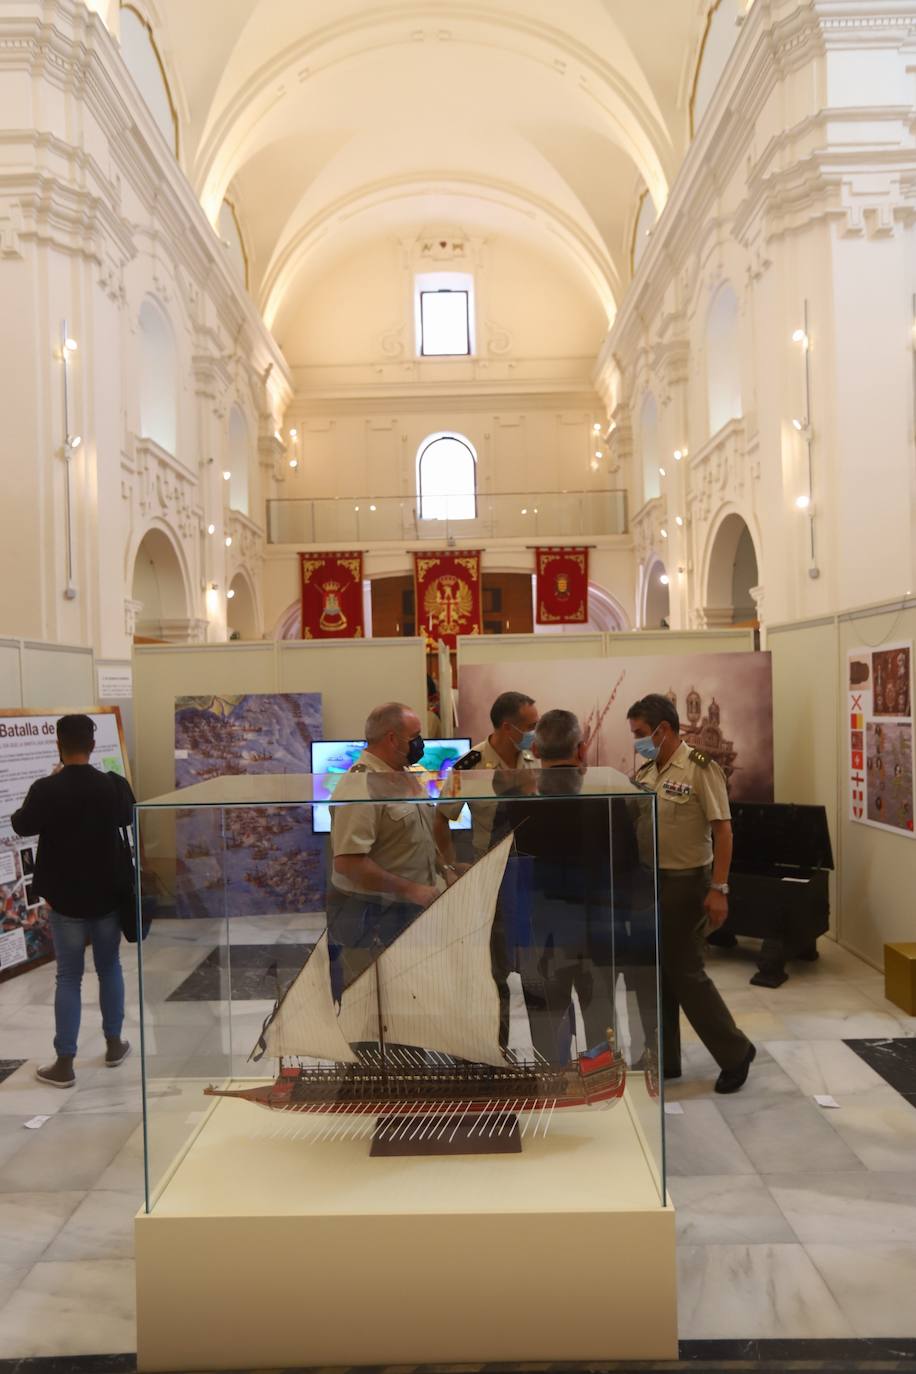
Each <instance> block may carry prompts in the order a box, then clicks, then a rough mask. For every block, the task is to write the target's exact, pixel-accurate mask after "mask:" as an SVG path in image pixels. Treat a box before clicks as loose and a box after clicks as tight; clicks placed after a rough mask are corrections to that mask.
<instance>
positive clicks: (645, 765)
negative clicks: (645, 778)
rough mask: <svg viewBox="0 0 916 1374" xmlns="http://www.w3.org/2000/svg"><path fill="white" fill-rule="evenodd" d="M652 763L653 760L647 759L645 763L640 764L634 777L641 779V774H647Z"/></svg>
mask: <svg viewBox="0 0 916 1374" xmlns="http://www.w3.org/2000/svg"><path fill="white" fill-rule="evenodd" d="M654 763H655V760H654V759H649V760H648V762H647V763H641V764H640V765H639V767H638V768H637V770H636V776H637V777H638V778H641V777H642V775H643V773H647V772H648V771H649V769H650V768H651V767H652V765H653V764H654Z"/></svg>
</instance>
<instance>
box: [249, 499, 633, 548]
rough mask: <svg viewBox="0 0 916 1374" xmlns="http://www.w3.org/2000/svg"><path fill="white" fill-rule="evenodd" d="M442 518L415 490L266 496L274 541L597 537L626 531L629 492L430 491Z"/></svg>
mask: <svg viewBox="0 0 916 1374" xmlns="http://www.w3.org/2000/svg"><path fill="white" fill-rule="evenodd" d="M425 502H426V508H427V511H429V512H430V513H431V512H432V511H435V513H436V516H437V517H438V518H436V519H427V518H421V513H420V503H419V502H418V500H417V498H416V497H410V496H336V497H316V498H314V499H298V498H291V499H281V500H275V501H268V502H267V542H268V543H269V544H340V543H351V542H352V543H358V544H366V543H378V542H386V541H387V542H395V543H405V542H406V543H411V542H422V541H427V540H438V539H451V538H460V539H462V540H464V539H484V538H485V539H519V538H526V537H531V538H535V537H537V538H549V539H554V538H563V539H568V538H575V539H580V538H596V537H597V536H600V535H612V534H626V532H627V493H626V492H625V491H622V490H617V489H615V488H606V489H605V490H597V491H527V492H501V493H499V494H498V495H493V496H488V495H478V497H477V503H476V515H475V516H474V517H473V518H472V519H468V518H467V515H466V512H467V505H468V497H467V496H440V495H436V496H431V497H427V498H425Z"/></svg>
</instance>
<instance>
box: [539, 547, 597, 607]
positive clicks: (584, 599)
mask: <svg viewBox="0 0 916 1374" xmlns="http://www.w3.org/2000/svg"><path fill="white" fill-rule="evenodd" d="M535 566H536V575H537V587H536V597H535V605H536V607H537V616H536V619H537V623H538V625H584V624H585V623H586V621H587V620H588V549H587V548H554V549H536V550H535Z"/></svg>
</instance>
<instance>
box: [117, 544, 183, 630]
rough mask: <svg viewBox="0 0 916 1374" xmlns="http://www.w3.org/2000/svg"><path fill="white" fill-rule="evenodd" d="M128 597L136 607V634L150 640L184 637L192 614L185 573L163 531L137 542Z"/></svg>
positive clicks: (173, 547)
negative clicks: (138, 543)
mask: <svg viewBox="0 0 916 1374" xmlns="http://www.w3.org/2000/svg"><path fill="white" fill-rule="evenodd" d="M131 596H132V598H133V600H134V601H135V602H137V603H138V605H139V610H138V611H137V621H136V631H135V633H136V634H138V635H140V636H142V637H145V638H149V639H175V638H178V639H181V638H184V637H186V633H187V627H188V619H189V616H190V614H191V612H190V609H189V606H188V594H187V587H186V584H185V578H184V573H183V572H182V568H181V563H180V561H179V558H178V554H177V552H176V550H175V546H174V545H173V543H172V541H171V540H170V539H169V537H168V535H167V534H166V533H165V532H164V531H163V530H157V529H152V530H148V531H147V533H146V534H145V535H144V536H143V538H142V539H141V540H140V545H139V547H138V549H137V553H136V557H135V558H134V572H133V580H132V584H131Z"/></svg>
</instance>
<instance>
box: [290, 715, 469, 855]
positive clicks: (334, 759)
mask: <svg viewBox="0 0 916 1374" xmlns="http://www.w3.org/2000/svg"><path fill="white" fill-rule="evenodd" d="M365 747H366V742H365V740H361V739H321V740H318V739H316V740H313V741H312V774H313V776H314V778H315V783H314V788H315V791H314V795H315V797H316V798H318V797H321V796H322V794H323V795H324V796H325V797H327V798H328V800H330V798H331V796H332V794H333V791H334V786H333V781H332V777H331V776H324V775H333V774H334V773H347V772H349V770H350V769H351V768H352V767H353V765H354V763H355V762H356V760H357V759H358V758H359V756H360V754H361V753H362V752H363V750H364V749H365ZM470 747H471V741H470V739H464V738H461V739H430V740H427V741H426V748H425V750H424V751H423V757H422V758H421V759H420V765H419V766H420V767H421V768H422V769H424V770H425V771H426V772H427V773H429V774H430V775H431V776H430V778H429V782H428V786H429V794H430V796H431V797H437V796H438V795H439V788H438V786H437V785H436V780H437V779H439V780H441V779H442V778H443V777H444V775H445V774H446V773H447V772H449V770H450V769H451V768H452V767H454V765H455V764H456V763H457V761H458V760H459V759H460V758H462V757H463V755H465V754H466V753H467V752H468V750H469V749H470ZM451 828H452V830H470V829H471V813H470V811H469V810H468V808H467V807H466V806H463V807H462V808H461V814H460V815H459V817H458V819H457V820H455V821H452V822H451ZM330 829H331V811H330V807H329V806H328V805H327V803H325V802H318V801H316V802H315V804H314V805H313V806H312V830H313V831H314V833H315V834H316V835H327V834H328V833H329V831H330Z"/></svg>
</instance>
